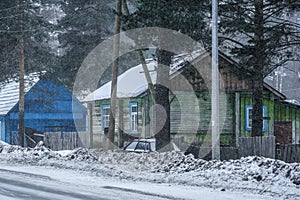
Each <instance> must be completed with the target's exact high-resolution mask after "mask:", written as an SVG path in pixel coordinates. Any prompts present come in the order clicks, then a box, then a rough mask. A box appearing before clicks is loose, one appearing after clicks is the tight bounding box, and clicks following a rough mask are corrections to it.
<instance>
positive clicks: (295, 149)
mask: <svg viewBox="0 0 300 200" xmlns="http://www.w3.org/2000/svg"><path fill="white" fill-rule="evenodd" d="M276 149H277V151H276V159H279V160H283V161H284V162H287V163H292V162H297V163H299V162H300V145H299V144H285V145H276ZM280 152H281V153H280Z"/></svg>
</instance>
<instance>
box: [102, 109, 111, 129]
mask: <svg viewBox="0 0 300 200" xmlns="http://www.w3.org/2000/svg"><path fill="white" fill-rule="evenodd" d="M109 112H110V106H109V105H103V106H102V107H101V124H102V126H101V129H102V131H103V132H104V130H105V128H108V127H109Z"/></svg>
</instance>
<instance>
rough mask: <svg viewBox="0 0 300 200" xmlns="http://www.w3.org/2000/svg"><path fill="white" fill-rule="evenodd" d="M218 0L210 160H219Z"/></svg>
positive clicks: (214, 13) (215, 0) (214, 12)
mask: <svg viewBox="0 0 300 200" xmlns="http://www.w3.org/2000/svg"><path fill="white" fill-rule="evenodd" d="M218 68H219V61H218V0H213V1H212V76H211V78H212V85H211V87H212V102H211V106H212V109H211V120H212V139H211V140H212V141H211V142H212V159H216V160H220V128H219V69H218Z"/></svg>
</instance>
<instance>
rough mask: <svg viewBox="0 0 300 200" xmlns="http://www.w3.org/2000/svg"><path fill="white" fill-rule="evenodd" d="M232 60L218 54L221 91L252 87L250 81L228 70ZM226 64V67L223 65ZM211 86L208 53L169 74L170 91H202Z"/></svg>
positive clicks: (241, 89) (245, 89)
mask: <svg viewBox="0 0 300 200" xmlns="http://www.w3.org/2000/svg"><path fill="white" fill-rule="evenodd" d="M230 62H232V61H229V60H227V59H226V58H224V57H222V56H220V69H219V74H220V88H221V90H223V91H243V90H244V91H247V90H250V89H251V88H252V81H250V80H246V79H241V78H240V77H238V76H236V75H234V73H233V72H231V71H230V70H229V68H230V67H228V65H231V66H232V67H234V64H233V63H232V64H231V63H230ZM225 66H226V67H225ZM208 88H211V57H210V56H209V54H205V55H203V56H200V57H199V58H197V59H196V60H195V61H193V62H192V63H191V64H190V65H188V66H186V67H184V68H183V69H181V70H179V71H178V72H176V73H174V74H173V75H172V76H171V82H170V89H171V90H172V91H186V90H188V91H190V90H194V91H203V90H208Z"/></svg>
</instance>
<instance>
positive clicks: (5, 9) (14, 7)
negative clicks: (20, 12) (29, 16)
mask: <svg viewBox="0 0 300 200" xmlns="http://www.w3.org/2000/svg"><path fill="white" fill-rule="evenodd" d="M23 5H25V4H23ZM17 7H19V5H16V6H13V7H10V8H4V9H2V10H0V12H4V11H7V10H11V9H16V8H17Z"/></svg>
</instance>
